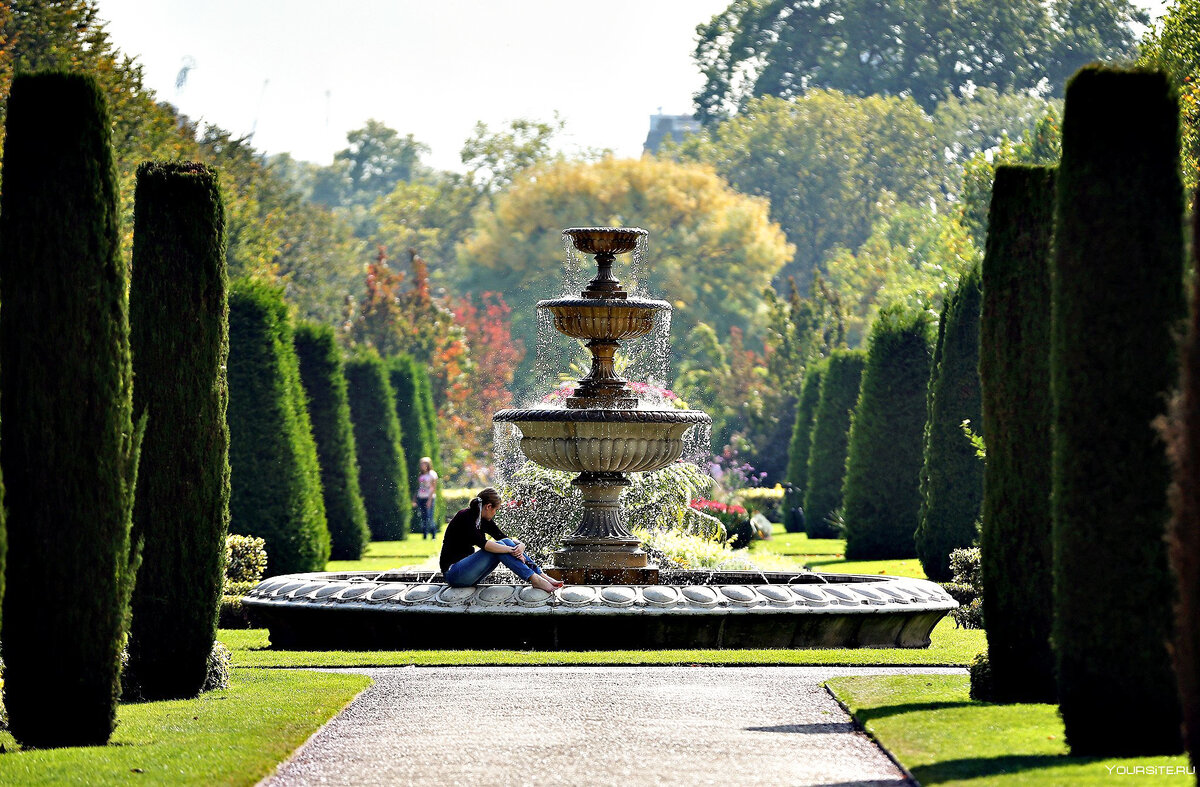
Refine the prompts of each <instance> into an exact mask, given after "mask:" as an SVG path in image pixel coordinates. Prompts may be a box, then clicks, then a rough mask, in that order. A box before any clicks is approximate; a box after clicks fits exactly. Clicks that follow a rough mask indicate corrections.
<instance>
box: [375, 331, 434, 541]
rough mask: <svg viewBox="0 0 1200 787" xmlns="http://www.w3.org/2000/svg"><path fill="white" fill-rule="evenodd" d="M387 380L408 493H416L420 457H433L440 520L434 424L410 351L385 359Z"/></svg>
mask: <svg viewBox="0 0 1200 787" xmlns="http://www.w3.org/2000/svg"><path fill="white" fill-rule="evenodd" d="M387 366H388V382H389V383H390V384H391V386H392V394H393V395H394V396H395V403H396V417H397V418H398V419H399V420H400V443H401V445H403V446H404V459H405V462H406V466H407V468H408V480H409V487H410V490H409V491H410V493H411V494H413V495H414V496H415V495H416V493H417V491H416V486H417V476H418V475H420V474H421V457H423V456H428V457H429V458H430V459H431V460H433V469H434V470H435V471H437V474H438V485H437V494H436V495H435V496H434V507H433V516H434V519H433V521H434V522H435V523H441V521H442V519H441V512H442V511H444V510H445V506H444V504H443V503H442V483H443V482H442V479H441V476H442V472H441V469H442V463H441V461H440V460H439V459H438V455H437V451H436V450H435V446H436V438H435V436H434V434H433V432H434V425H433V424H432V423H430V422H429V419H428V414H427V412H426V408H425V405H424V403H423V402H422V401H421V393H422V392H421V384H420V382H419V381H418V378H420V377H426V376H427V375H426V374H425V370H424V369H422V368H421V367H420V366H419V365H418V364H417V362H416V361H415V360H414V359H413V357H412V356H411V355H407V354H401V355H397V356H396V357H394V358H392V359H391V360H390V361H388V365H387Z"/></svg>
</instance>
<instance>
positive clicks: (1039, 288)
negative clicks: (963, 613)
mask: <svg viewBox="0 0 1200 787" xmlns="http://www.w3.org/2000/svg"><path fill="white" fill-rule="evenodd" d="M988 226H989V229H988V242H987V243H988V245H987V252H986V253H985V254H984V257H983V269H982V275H983V282H982V286H983V301H982V306H981V320H980V327H979V332H980V333H979V336H980V358H979V376H980V382H981V385H982V391H981V401H982V412H981V414H982V419H983V420H982V425H983V435H984V438H985V439H986V440H987V453H988V456H987V462H986V463H985V465H984V476H983V506H982V509H983V510H982V513H983V530H982V532H981V534H980V538H979V548H980V549H979V551H980V572H981V576H982V579H983V586H984V588H986V589H987V591H986V592H985V593H984V594H983V615H984V620H986V621H987V640H988V660H989V662H990V664H991V675H992V681H991V684H992V685H991V696H990V697H988V699H990V700H993V701H998V702H1053V701H1055V700H1056V699H1057V697H1056V695H1055V687H1054V657H1053V654H1052V653H1051V651H1050V625H1051V618H1052V609H1053V604H1052V599H1053V595H1052V594H1053V588H1052V584H1051V575H1052V567H1051V565H1050V509H1049V502H1048V501H1049V500H1050V449H1051V446H1050V431H1049V430H1048V429H1047V428H1046V424H1048V423H1050V417H1051V402H1050V353H1049V350H1048V349H1047V348H1048V346H1049V343H1050V264H1049V263H1050V244H1051V238H1052V236H1053V233H1054V170H1053V169H1052V168H1050V167H1014V166H1002V167H999V168H997V170H996V186H995V191H994V195H993V197H992V204H991V214H990V218H989V221H988ZM976 688H978V687H976V686H972V690H973V691H974V690H975V689H976Z"/></svg>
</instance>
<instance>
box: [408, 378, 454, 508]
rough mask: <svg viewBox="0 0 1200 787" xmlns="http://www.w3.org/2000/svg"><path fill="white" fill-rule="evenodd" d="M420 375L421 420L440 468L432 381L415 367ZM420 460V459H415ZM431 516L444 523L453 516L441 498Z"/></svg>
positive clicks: (439, 442) (440, 446)
mask: <svg viewBox="0 0 1200 787" xmlns="http://www.w3.org/2000/svg"><path fill="white" fill-rule="evenodd" d="M417 368H418V370H419V372H420V374H418V375H417V392H418V394H419V399H418V401H419V402H420V403H421V419H422V422H423V423H424V424H425V425H426V427H427V428H428V430H429V439H430V441H431V442H430V446H431V448H432V449H433V450H432V451H431V452H430V453H429V456H430V457H432V458H433V461H434V467H441V466H442V440H441V435H440V433H439V431H438V412H437V405H436V404H435V403H434V400H433V381H432V380H431V379H430V378H429V371H428V370H427V369H422V368H421V367H420V366H418V367H417ZM417 458H418V459H420V457H417ZM445 480H446V479H444V478H443V479H441V480H440V481H439V483H438V487H439V488H440V487H441V486H442V484H444V483H445ZM456 512H457V510H456ZM433 515H434V517H435V518H436V520H437V521H438V522H446V521H448V520H449V519H450V517H451V516H453V515H454V514H449V513H448V512H447V506H446V503H445V501H444V500H442V498H441V497H439V498H438V501H437V505H436V506H435V507H434V509H433Z"/></svg>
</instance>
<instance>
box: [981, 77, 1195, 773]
mask: <svg viewBox="0 0 1200 787" xmlns="http://www.w3.org/2000/svg"><path fill="white" fill-rule="evenodd" d="M1178 124H1179V108H1178V105H1177V102H1176V100H1175V95H1174V91H1173V90H1172V89H1171V87H1170V84H1169V82H1168V80H1167V78H1166V76H1164V75H1163V74H1160V73H1153V72H1142V71H1122V70H1118V69H1112V68H1104V67H1100V66H1089V67H1087V68H1084V69H1081V70H1080V71H1079V72H1078V73H1077V74H1076V75H1075V76H1074V77H1073V78H1072V79H1071V82H1070V83H1069V84H1068V86H1067V93H1066V104H1065V109H1064V115H1063V153H1062V163H1061V164H1060V165H1059V171H1058V189H1057V201H1056V212H1055V237H1054V267H1053V269H1052V275H1051V281H1052V283H1053V285H1052V286H1053V291H1052V298H1053V308H1052V315H1053V316H1052V325H1051V341H1050V378H1051V382H1050V386H1051V392H1052V395H1053V397H1054V417H1053V423H1052V426H1053V434H1054V436H1053V441H1054V442H1053V446H1054V449H1053V451H1054V452H1053V464H1052V484H1053V486H1052V493H1051V500H1052V511H1053V517H1054V520H1053V521H1054V526H1053V527H1054V553H1053V554H1054V601H1055V615H1054V634H1053V642H1054V646H1055V657H1056V661H1057V676H1058V695H1059V707H1060V711H1061V713H1062V717H1063V722H1064V725H1065V727H1066V738H1067V743H1068V745H1069V746H1070V748H1071V752H1072V754H1076V755H1105V756H1112V755H1126V756H1132V755H1147V754H1154V753H1167V752H1178V751H1180V750H1181V739H1180V733H1179V728H1180V708H1179V695H1178V687H1177V686H1176V683H1175V675H1174V673H1173V671H1172V669H1171V663H1170V658H1169V657H1168V654H1167V649H1166V646H1165V643H1166V642H1168V641H1169V640H1170V639H1171V637H1172V634H1173V625H1172V615H1173V612H1172V605H1173V601H1174V598H1175V591H1176V588H1175V583H1174V580H1173V578H1172V577H1171V574H1170V569H1169V567H1168V564H1167V554H1166V543H1165V540H1164V535H1165V528H1166V523H1167V519H1168V516H1169V512H1168V506H1167V485H1168V483H1169V481H1170V470H1169V465H1168V461H1167V457H1166V455H1165V452H1164V450H1163V443H1162V440H1161V439H1160V438H1159V436H1158V434H1156V432H1155V430H1154V428H1153V426H1152V422H1153V421H1154V420H1155V419H1156V418H1157V417H1159V416H1160V415H1161V414H1162V413H1163V410H1164V406H1165V403H1166V401H1167V399H1166V397H1167V394H1168V392H1169V391H1170V390H1171V389H1172V387H1173V386H1174V385H1175V384H1176V381H1177V373H1176V369H1178V366H1177V365H1176V364H1177V354H1176V346H1175V339H1174V334H1175V332H1176V331H1177V330H1178V329H1179V328H1180V321H1181V320H1182V319H1183V317H1184V314H1185V304H1184V293H1183V288H1182V287H1181V286H1180V282H1181V281H1182V280H1183V264H1182V258H1183V249H1182V243H1183V230H1182V225H1181V222H1182V213H1183V189H1182V186H1181V184H1180V180H1179V156H1178V151H1179V125H1178ZM1192 524H1193V526H1194V524H1195V523H1192ZM986 592H987V589H986V588H985V593H986ZM1131 720H1133V721H1132V722H1131Z"/></svg>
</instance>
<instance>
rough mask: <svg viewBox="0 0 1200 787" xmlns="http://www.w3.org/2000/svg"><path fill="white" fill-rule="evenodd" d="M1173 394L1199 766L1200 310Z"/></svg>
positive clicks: (1183, 608) (1196, 220)
mask: <svg viewBox="0 0 1200 787" xmlns="http://www.w3.org/2000/svg"><path fill="white" fill-rule="evenodd" d="M1192 221H1193V223H1192V250H1193V261H1194V260H1195V256H1196V250H1197V249H1198V248H1200V247H1197V246H1196V244H1197V243H1200V212H1194V213H1193V216H1192ZM1192 282H1193V284H1192V303H1193V304H1196V303H1200V300H1198V299H1200V279H1197V278H1195V277H1193V279H1192ZM1182 356H1183V357H1182V364H1181V367H1182V372H1181V374H1180V390H1179V395H1178V396H1177V397H1176V398H1175V402H1174V406H1173V407H1172V412H1171V418H1170V420H1169V421H1166V422H1165V430H1164V431H1165V434H1166V436H1167V439H1168V450H1169V453H1170V456H1171V460H1172V464H1173V465H1174V470H1175V480H1174V482H1173V483H1172V484H1171V509H1172V512H1173V516H1172V520H1171V528H1170V538H1169V545H1170V546H1169V553H1170V557H1171V566H1172V567H1173V568H1174V569H1175V576H1176V578H1177V580H1178V582H1179V603H1178V606H1177V607H1176V609H1175V641H1174V643H1173V648H1172V653H1173V655H1174V661H1175V675H1176V679H1177V681H1178V683H1179V699H1180V701H1181V704H1182V706H1183V738H1184V744H1185V746H1186V748H1187V750H1188V753H1189V755H1190V756H1191V760H1192V766H1193V767H1195V766H1196V765H1198V764H1200V528H1197V527H1196V523H1197V522H1200V309H1195V308H1193V310H1192V318H1191V325H1190V326H1189V327H1188V334H1187V339H1186V341H1185V342H1184V346H1183V352H1182Z"/></svg>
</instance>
